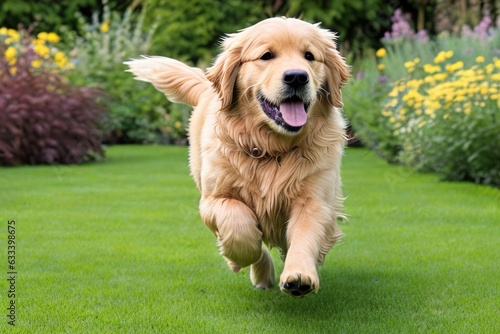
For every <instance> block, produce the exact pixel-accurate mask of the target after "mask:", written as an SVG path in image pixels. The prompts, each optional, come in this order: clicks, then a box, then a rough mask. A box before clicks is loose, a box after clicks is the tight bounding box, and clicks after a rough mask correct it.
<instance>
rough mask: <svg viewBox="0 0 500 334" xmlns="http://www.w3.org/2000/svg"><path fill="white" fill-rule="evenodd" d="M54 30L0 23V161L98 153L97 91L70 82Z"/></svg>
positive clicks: (80, 158)
mask: <svg viewBox="0 0 500 334" xmlns="http://www.w3.org/2000/svg"><path fill="white" fill-rule="evenodd" d="M59 39H60V38H59V36H58V35H57V34H55V33H40V34H38V35H37V38H33V37H30V36H29V35H28V33H27V32H25V31H20V32H19V31H16V30H13V29H6V28H1V29H0V164H1V165H18V164H55V163H59V164H71V163H81V162H86V161H91V160H95V159H100V158H102V157H103V155H104V151H103V149H102V147H101V141H102V135H101V133H100V131H99V122H100V120H101V118H102V115H103V113H104V110H103V108H102V107H101V106H100V104H99V100H100V96H101V93H100V92H99V91H97V90H95V89H86V88H81V87H77V86H73V85H70V84H69V83H68V80H67V79H66V78H65V77H64V76H62V72H63V71H66V70H68V69H71V68H72V63H71V62H70V61H69V60H68V57H67V56H66V54H65V53H63V52H62V51H60V50H58V49H57V48H56V46H55V45H56V44H57V43H58V42H59Z"/></svg>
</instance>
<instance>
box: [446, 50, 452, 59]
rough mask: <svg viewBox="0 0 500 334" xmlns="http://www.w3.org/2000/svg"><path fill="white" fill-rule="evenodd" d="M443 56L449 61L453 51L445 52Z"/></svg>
mask: <svg viewBox="0 0 500 334" xmlns="http://www.w3.org/2000/svg"><path fill="white" fill-rule="evenodd" d="M444 56H445V57H446V58H448V59H449V58H451V57H453V50H450V51H446V52H445V53H444Z"/></svg>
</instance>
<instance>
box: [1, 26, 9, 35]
mask: <svg viewBox="0 0 500 334" xmlns="http://www.w3.org/2000/svg"><path fill="white" fill-rule="evenodd" d="M0 35H7V28H5V27H2V28H0Z"/></svg>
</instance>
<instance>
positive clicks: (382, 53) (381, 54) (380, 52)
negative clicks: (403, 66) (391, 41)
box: [375, 48, 387, 58]
mask: <svg viewBox="0 0 500 334" xmlns="http://www.w3.org/2000/svg"><path fill="white" fill-rule="evenodd" d="M375 55H376V56H377V57H378V58H382V57H385V56H386V55H387V51H386V50H385V49H384V48H380V49H378V50H377V52H376V53H375Z"/></svg>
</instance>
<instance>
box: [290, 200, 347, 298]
mask: <svg viewBox="0 0 500 334" xmlns="http://www.w3.org/2000/svg"><path fill="white" fill-rule="evenodd" d="M340 235H341V233H340V230H338V227H337V223H336V221H335V214H334V210H333V208H332V207H331V206H330V205H328V204H327V203H324V202H323V201H320V200H317V199H314V198H306V199H303V198H301V199H299V200H298V201H297V202H296V203H295V204H294V207H293V209H292V214H291V218H290V221H289V223H288V227H287V242H288V251H287V253H286V258H285V267H284V269H283V273H282V274H281V277H280V289H281V291H283V292H284V293H287V294H290V295H292V296H299V297H300V296H306V295H308V294H309V293H311V292H313V291H315V292H317V291H318V289H319V278H318V272H317V265H318V264H320V263H321V262H322V260H323V258H324V256H325V254H326V252H327V251H328V250H329V249H330V248H331V246H332V245H333V244H334V242H335V240H336V239H337V238H338V237H340Z"/></svg>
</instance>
